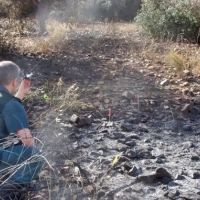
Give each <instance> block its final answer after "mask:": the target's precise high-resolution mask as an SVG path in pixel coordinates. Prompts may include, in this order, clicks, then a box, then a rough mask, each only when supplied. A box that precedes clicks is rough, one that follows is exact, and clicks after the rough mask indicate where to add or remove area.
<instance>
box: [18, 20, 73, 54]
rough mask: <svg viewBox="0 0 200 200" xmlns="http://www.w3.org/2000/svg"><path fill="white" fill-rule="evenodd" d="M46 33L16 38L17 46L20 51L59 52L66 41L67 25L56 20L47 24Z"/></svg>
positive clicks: (63, 47) (64, 46)
mask: <svg viewBox="0 0 200 200" xmlns="http://www.w3.org/2000/svg"><path fill="white" fill-rule="evenodd" d="M47 30H48V33H49V34H48V35H47V36H43V37H41V36H36V37H28V38H24V39H22V38H20V37H18V38H16V44H17V47H18V48H19V49H20V51H21V52H31V53H42V54H51V53H53V52H60V51H62V50H64V49H65V48H66V45H67V43H68V31H69V27H68V26H66V25H65V24H62V23H59V22H57V21H51V23H50V22H49V23H48V24H47Z"/></svg>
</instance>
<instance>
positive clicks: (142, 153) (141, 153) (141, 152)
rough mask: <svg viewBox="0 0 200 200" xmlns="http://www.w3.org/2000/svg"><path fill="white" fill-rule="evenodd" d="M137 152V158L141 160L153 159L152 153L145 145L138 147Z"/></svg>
mask: <svg viewBox="0 0 200 200" xmlns="http://www.w3.org/2000/svg"><path fill="white" fill-rule="evenodd" d="M136 152H137V158H139V159H147V158H151V157H152V155H151V152H150V151H149V149H148V147H147V146H145V145H141V146H138V147H137V148H136Z"/></svg>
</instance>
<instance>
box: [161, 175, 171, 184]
mask: <svg viewBox="0 0 200 200" xmlns="http://www.w3.org/2000/svg"><path fill="white" fill-rule="evenodd" d="M170 181H171V178H170V177H167V176H164V177H163V178H162V179H161V182H162V183H163V184H168V183H169V182H170Z"/></svg>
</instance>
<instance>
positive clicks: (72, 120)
mask: <svg viewBox="0 0 200 200" xmlns="http://www.w3.org/2000/svg"><path fill="white" fill-rule="evenodd" d="M78 119H79V117H78V116H77V115H76V114H73V115H72V116H71V118H70V119H69V122H72V123H76V122H77V121H78Z"/></svg>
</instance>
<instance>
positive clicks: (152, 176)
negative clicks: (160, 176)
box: [138, 172, 156, 183]
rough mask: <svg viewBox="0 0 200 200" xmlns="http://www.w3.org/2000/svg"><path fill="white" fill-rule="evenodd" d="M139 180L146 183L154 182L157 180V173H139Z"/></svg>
mask: <svg viewBox="0 0 200 200" xmlns="http://www.w3.org/2000/svg"><path fill="white" fill-rule="evenodd" d="M138 180H139V181H142V182H144V183H153V182H155V180H156V173H155V172H152V173H145V174H142V175H139V176H138Z"/></svg>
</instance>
